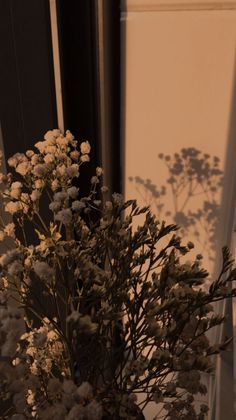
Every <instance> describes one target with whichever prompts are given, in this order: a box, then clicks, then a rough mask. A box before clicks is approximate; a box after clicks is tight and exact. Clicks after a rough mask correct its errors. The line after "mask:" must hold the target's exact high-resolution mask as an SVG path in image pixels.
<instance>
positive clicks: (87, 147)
mask: <svg viewBox="0 0 236 420" xmlns="http://www.w3.org/2000/svg"><path fill="white" fill-rule="evenodd" d="M90 150H91V146H90V144H89V142H88V141H83V142H82V143H81V145H80V151H81V153H82V155H86V154H87V153H90Z"/></svg>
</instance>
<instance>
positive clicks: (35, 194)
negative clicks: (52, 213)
mask: <svg viewBox="0 0 236 420" xmlns="http://www.w3.org/2000/svg"><path fill="white" fill-rule="evenodd" d="M40 197H41V192H40V191H39V190H34V191H32V193H31V194H30V198H31V200H32V201H37V200H39V198H40Z"/></svg>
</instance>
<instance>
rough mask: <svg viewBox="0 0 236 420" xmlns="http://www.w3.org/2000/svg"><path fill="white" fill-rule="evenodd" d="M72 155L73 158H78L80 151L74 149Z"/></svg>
mask: <svg viewBox="0 0 236 420" xmlns="http://www.w3.org/2000/svg"><path fill="white" fill-rule="evenodd" d="M70 157H71V159H74V160H78V158H79V152H78V151H77V150H73V152H70Z"/></svg>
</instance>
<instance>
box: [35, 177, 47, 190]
mask: <svg viewBox="0 0 236 420" xmlns="http://www.w3.org/2000/svg"><path fill="white" fill-rule="evenodd" d="M34 185H35V188H37V189H38V190H40V189H41V188H43V187H44V185H45V182H44V181H43V179H36V180H35V182H34Z"/></svg>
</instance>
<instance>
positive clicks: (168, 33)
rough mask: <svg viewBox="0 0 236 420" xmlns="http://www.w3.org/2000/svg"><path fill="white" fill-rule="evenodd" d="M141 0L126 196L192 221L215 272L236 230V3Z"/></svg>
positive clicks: (130, 81)
mask: <svg viewBox="0 0 236 420" xmlns="http://www.w3.org/2000/svg"><path fill="white" fill-rule="evenodd" d="M131 3H135V2H132V1H131ZM136 3H137V2H136ZM141 3H142V4H143V5H144V6H143V8H141V9H140V10H139V11H135V7H133V6H132V8H131V11H128V12H127V13H124V14H123V16H122V25H123V41H124V46H125V52H124V62H123V79H124V86H125V94H124V101H123V103H124V116H123V117H124V144H125V146H124V154H125V175H124V177H125V182H124V184H125V194H126V198H134V197H135V198H138V199H139V201H140V203H144V202H145V203H150V204H152V208H153V210H155V211H156V212H157V214H158V215H159V217H160V218H164V219H167V220H169V221H173V220H175V221H177V222H179V223H180V224H181V225H183V234H184V235H186V237H187V238H188V240H192V241H193V242H194V243H195V249H196V253H203V255H204V265H205V267H207V268H208V269H209V271H210V272H212V273H213V272H214V270H215V268H216V267H215V260H216V259H218V256H217V255H218V254H217V253H218V251H219V250H220V248H221V246H222V245H223V244H225V243H226V242H229V241H230V236H231V232H232V229H233V214H234V204H235V202H234V187H235V169H234V168H235V164H234V156H236V146H235V145H236V140H235V141H234V138H235V137H236V129H235V128H236V127H235V122H234V120H235V119H236V107H235V96H236V88H235V86H236V80H235V77H236V76H235V47H236V10H194V11H184V10H181V11H158V10H156V11H155V10H154V11H153V10H152V8H151V7H150V9H149V10H146V11H145V2H139V6H140V4H141ZM151 3H152V4H154V3H159V2H154V1H152V2H151ZM162 3H163V2H162ZM169 3H170V2H169ZM182 3H183V2H182ZM195 3H196V4H197V2H195ZM217 3H219V2H217ZM128 4H129V2H128ZM183 149H184V150H183ZM162 154H163V155H164V156H162ZM175 154H177V155H175ZM160 155H161V159H160V157H159V156H160ZM166 155H167V156H168V157H167V158H166ZM174 155H175V156H174ZM169 157H170V158H169ZM169 159H170V160H169ZM168 166H169V169H168ZM221 170H222V171H223V173H224V181H223V188H222V187H221V184H222V173H221ZM163 187H164V188H163ZM226 398H227V397H226ZM147 418H148V419H149V418H150V419H151V418H152V415H151V412H149V416H148V417H147Z"/></svg>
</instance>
